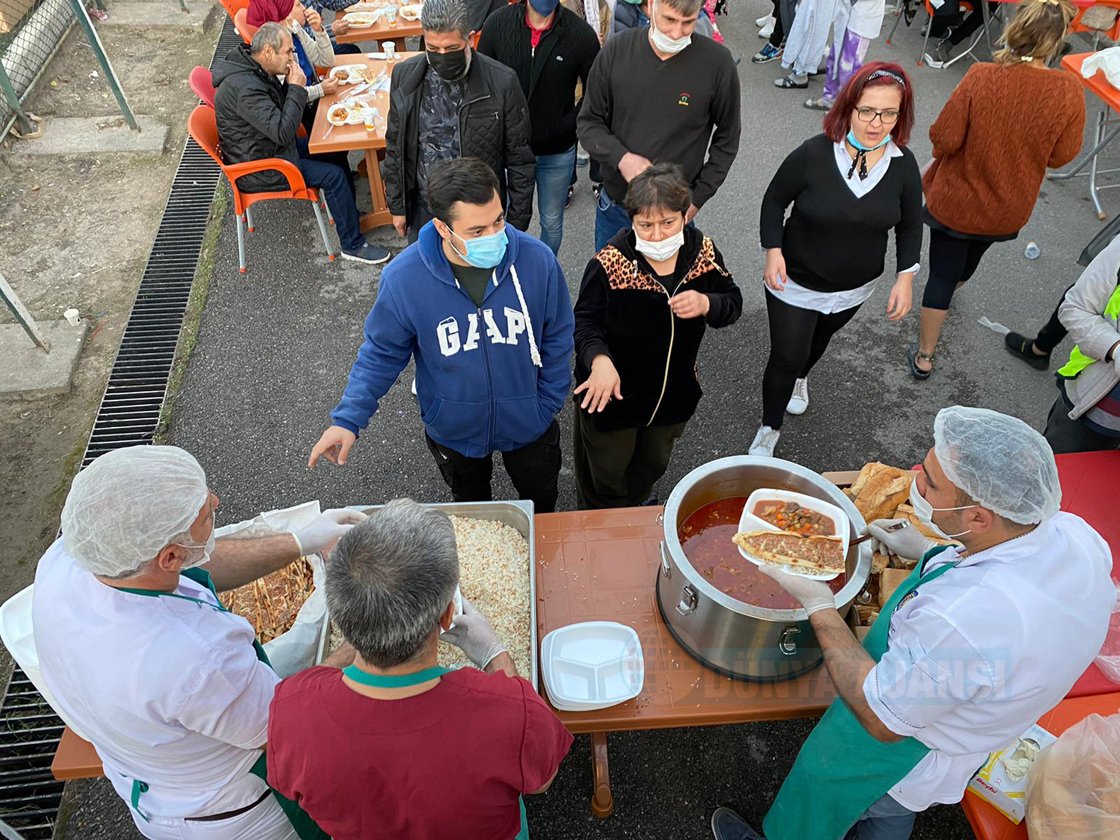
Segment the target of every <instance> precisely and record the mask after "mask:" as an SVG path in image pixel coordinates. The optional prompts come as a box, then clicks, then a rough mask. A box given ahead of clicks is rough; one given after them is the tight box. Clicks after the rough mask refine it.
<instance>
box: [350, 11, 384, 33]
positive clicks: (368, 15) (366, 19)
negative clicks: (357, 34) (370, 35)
mask: <svg viewBox="0 0 1120 840" xmlns="http://www.w3.org/2000/svg"><path fill="white" fill-rule="evenodd" d="M379 17H380V15H379V14H377V12H348V13H347V14H346V22H347V23H348V24H350V25H351V26H352V27H354V28H355V29H366V28H368V27H370V26H373V25H374V24H375V23H377V19H378V18H379Z"/></svg>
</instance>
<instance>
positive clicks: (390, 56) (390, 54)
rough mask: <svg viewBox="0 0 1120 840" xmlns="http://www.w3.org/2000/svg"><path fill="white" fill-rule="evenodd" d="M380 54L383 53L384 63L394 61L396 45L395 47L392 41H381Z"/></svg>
mask: <svg viewBox="0 0 1120 840" xmlns="http://www.w3.org/2000/svg"><path fill="white" fill-rule="evenodd" d="M381 52H383V53H385V60H386V61H396V60H397V45H396V43H395V42H393V41H382V42H381Z"/></svg>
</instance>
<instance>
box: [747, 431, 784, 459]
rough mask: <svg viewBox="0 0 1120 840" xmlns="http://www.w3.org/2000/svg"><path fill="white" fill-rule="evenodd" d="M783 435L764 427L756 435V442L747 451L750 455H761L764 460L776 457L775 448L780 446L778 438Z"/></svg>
mask: <svg viewBox="0 0 1120 840" xmlns="http://www.w3.org/2000/svg"><path fill="white" fill-rule="evenodd" d="M781 435H782V433H781V432H779V431H778V430H777V429H771V428H770V427H769V426H762V427H761V428H759V430H758V431H757V432H755V433H754V441H753V442H752V443H751V448H750V449H748V450H747V454H748V455H761V456H762V457H764V458H773V457H774V448H775V447H776V446H777V445H778V438H779V437H781Z"/></svg>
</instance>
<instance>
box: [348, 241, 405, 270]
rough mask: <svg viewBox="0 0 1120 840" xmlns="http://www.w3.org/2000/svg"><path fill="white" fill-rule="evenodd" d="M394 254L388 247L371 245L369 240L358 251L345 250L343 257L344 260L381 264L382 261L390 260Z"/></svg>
mask: <svg viewBox="0 0 1120 840" xmlns="http://www.w3.org/2000/svg"><path fill="white" fill-rule="evenodd" d="M391 256H393V255H392V254H391V253H389V249H388V248H382V247H381V246H380V245H371V244H369V243H368V242H367V243H366V244H365V245H363V246H362V247H361V248H359V249H358V250H357V251H346V250H343V252H342V258H343V259H344V260H353V261H354V262H360V263H368V264H369V265H380V264H381V263H386V262H389V257H391Z"/></svg>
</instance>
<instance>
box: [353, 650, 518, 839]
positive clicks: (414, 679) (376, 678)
mask: <svg viewBox="0 0 1120 840" xmlns="http://www.w3.org/2000/svg"><path fill="white" fill-rule="evenodd" d="M450 670H451V669H450V668H444V667H443V666H442V665H435V666H433V667H431V668H425V669H424V670H422V671H416V672H415V673H412V674H397V675H393V676H390V675H387V674H371V673H370V672H369V671H363V670H362V669H361V668H359V667H358V666H357V665H348V666H347V667H346V668H344V669H343V670H342V673H343V674H345V675H346V676H347V677H349V678H350V679H352V680H353V681H354V682H356V683H358V684H359V685H368V686H370V687H371V688H407V687H408V686H411V685H420V684H421V683H426V682H427V681H428V680H434V679H435V678H436V677H442V676H443V675H444V674H447V673H449V672H450ZM517 805H518V807H519V808H520V809H521V830H520V831H519V832H517V836H516V837H514V838H513V840H529V819H528V817H527V816H526V815H525V800H524V799H523V798H522V797H520V796H519V797H518V798H517Z"/></svg>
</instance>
